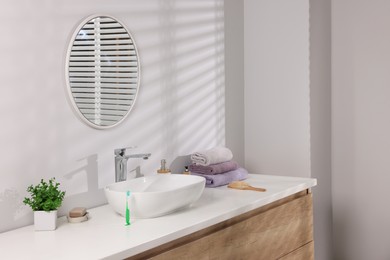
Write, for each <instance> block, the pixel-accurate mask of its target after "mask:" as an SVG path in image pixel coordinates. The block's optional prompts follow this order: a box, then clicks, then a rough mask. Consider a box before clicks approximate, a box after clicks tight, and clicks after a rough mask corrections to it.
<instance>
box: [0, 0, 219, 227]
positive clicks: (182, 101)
mask: <svg viewBox="0 0 390 260" xmlns="http://www.w3.org/2000/svg"><path fill="white" fill-rule="evenodd" d="M223 12H224V7H223V1H222V0H208V1H196V0H185V1H174V0H172V1H159V0H150V1H142V0H135V1H127V0H114V1H109V2H107V1H103V0H98V1H92V0H84V1H76V0H66V1H65V0H61V1H44V0H37V1H25V0H17V1H15V0H4V1H2V4H1V8H0V29H1V32H2V35H3V37H2V40H1V41H0V57H1V65H0V66H1V70H0V82H1V86H0V87H1V95H0V118H1V130H0V131H1V132H0V144H1V146H0V212H1V214H0V232H2V231H5V230H9V229H13V228H16V227H19V226H23V225H27V224H31V223H32V213H31V210H30V209H29V208H27V207H25V206H23V205H22V203H21V201H22V199H23V197H24V196H26V195H27V194H26V192H25V189H26V188H27V186H28V185H30V184H32V183H37V182H38V181H39V180H40V179H41V178H50V177H56V178H57V180H58V181H59V182H60V183H61V187H62V188H63V189H65V190H66V191H67V195H66V198H65V201H64V206H63V207H62V209H61V214H64V213H65V212H66V211H68V210H69V209H70V208H72V207H74V206H86V207H93V206H97V205H100V204H103V203H104V202H105V198H104V195H103V192H102V190H101V188H102V187H104V185H106V184H108V183H111V182H113V181H114V155H113V150H114V149H115V148H118V147H123V146H130V145H138V146H139V151H142V152H151V153H152V158H151V159H149V160H148V161H147V162H144V161H142V160H133V161H130V162H129V168H130V169H132V168H134V167H135V166H137V165H141V167H142V170H143V172H144V173H145V174H151V173H153V172H155V170H156V169H157V167H158V166H159V161H160V159H161V158H166V159H167V160H168V162H169V163H170V162H172V161H173V160H174V159H175V158H176V157H178V156H185V155H188V154H190V153H192V152H194V151H195V150H197V149H204V148H209V147H212V146H214V145H219V144H224V143H225V131H224V129H225V120H224V118H225V112H224V111H225V109H224V108H225V100H224V80H225V76H224V59H223V56H224V37H223V35H224V32H223V30H224V29H223V28H224V27H223V25H224V17H223ZM94 13H104V14H110V15H112V16H114V17H117V18H118V19H120V20H121V21H123V22H124V23H125V24H126V25H127V26H128V28H129V30H130V31H131V32H132V34H133V36H134V38H135V41H136V42H137V46H138V48H139V53H140V58H141V65H142V82H141V89H140V93H139V96H138V100H137V103H136V105H135V107H134V109H133V111H132V113H131V115H130V117H129V118H127V119H126V120H125V122H124V123H123V124H122V125H120V126H119V127H117V128H114V129H112V130H106V131H99V130H95V129H92V128H90V127H88V126H86V125H84V124H83V123H82V122H81V121H80V120H79V119H77V118H76V116H75V115H74V113H73V112H72V109H71V107H70V105H69V103H68V102H67V100H66V92H65V79H64V64H65V53H66V49H67V45H68V43H69V40H70V37H71V35H72V33H73V30H74V28H75V27H76V26H77V25H78V23H79V22H80V21H81V20H83V19H84V18H85V17H87V16H89V15H91V14H94ZM173 164H174V166H176V169H177V170H181V167H182V166H183V164H184V162H183V161H182V160H180V159H178V160H175V162H174V163H173Z"/></svg>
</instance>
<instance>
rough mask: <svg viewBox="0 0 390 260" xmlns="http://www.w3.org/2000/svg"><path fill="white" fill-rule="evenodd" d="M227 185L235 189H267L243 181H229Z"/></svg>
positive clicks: (261, 190) (262, 190)
mask: <svg viewBox="0 0 390 260" xmlns="http://www.w3.org/2000/svg"><path fill="white" fill-rule="evenodd" d="M228 187H229V188H232V189H237V190H254V191H260V192H264V191H267V190H266V189H263V188H256V187H252V186H251V185H249V184H248V183H246V182H244V181H232V182H231V183H229V185H228Z"/></svg>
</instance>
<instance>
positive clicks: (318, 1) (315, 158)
mask: <svg viewBox="0 0 390 260" xmlns="http://www.w3.org/2000/svg"><path fill="white" fill-rule="evenodd" d="M310 148H311V156H310V158H311V161H310V164H311V177H313V178H316V179H317V181H318V185H317V186H316V187H315V188H313V190H312V191H313V204H314V241H315V243H314V245H315V259H316V260H328V259H334V258H333V254H332V252H333V248H332V243H333V240H332V186H331V180H332V176H331V175H332V173H331V0H310Z"/></svg>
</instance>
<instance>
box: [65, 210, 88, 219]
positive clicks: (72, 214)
mask: <svg viewBox="0 0 390 260" xmlns="http://www.w3.org/2000/svg"><path fill="white" fill-rule="evenodd" d="M85 214H87V209H86V208H83V207H77V208H73V209H72V210H71V211H69V217H71V218H79V217H82V216H84V215H85Z"/></svg>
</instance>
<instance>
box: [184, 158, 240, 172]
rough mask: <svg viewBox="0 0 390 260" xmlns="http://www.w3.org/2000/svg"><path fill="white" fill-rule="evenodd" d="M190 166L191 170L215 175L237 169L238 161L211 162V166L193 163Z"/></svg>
mask: <svg viewBox="0 0 390 260" xmlns="http://www.w3.org/2000/svg"><path fill="white" fill-rule="evenodd" d="M188 168H189V170H190V171H191V172H195V173H201V174H209V175H214V174H220V173H224V172H230V171H234V170H237V169H238V163H236V162H233V161H229V162H223V163H217V164H211V165H209V166H203V165H196V164H191V165H190V166H189V167H188Z"/></svg>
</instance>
